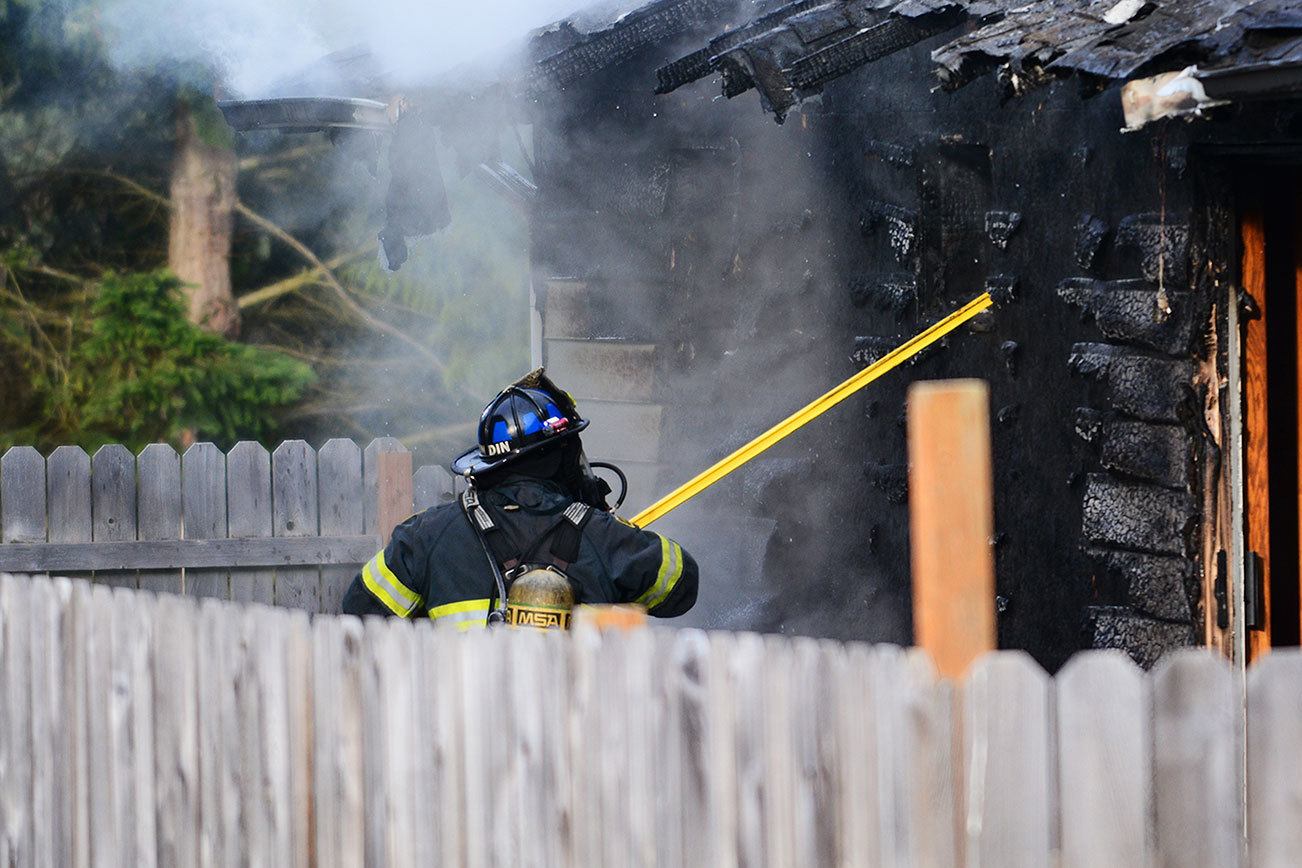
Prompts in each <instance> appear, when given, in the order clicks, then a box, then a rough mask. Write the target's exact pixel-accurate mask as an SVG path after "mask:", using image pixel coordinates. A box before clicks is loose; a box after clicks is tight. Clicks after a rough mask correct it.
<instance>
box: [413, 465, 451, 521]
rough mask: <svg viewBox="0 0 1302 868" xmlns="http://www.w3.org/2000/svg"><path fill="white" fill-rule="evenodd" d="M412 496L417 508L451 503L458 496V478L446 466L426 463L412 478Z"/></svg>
mask: <svg viewBox="0 0 1302 868" xmlns="http://www.w3.org/2000/svg"><path fill="white" fill-rule="evenodd" d="M411 482H412V498H413V504H414V506H415V508H416V510H417V511H418V512H419V511H421V510H426V509H429V508H430V507H432V506H442V505H443V504H445V503H451V502H452V501H453V500H455V499H456V497H457V488H456V479H455V477H453V475H452V472H451V471H450V470H448V469H447V468H446V467H439V466H438V465H436V464H426V465H424V466H422V467H420V468H419V469H418V470H417V471H416V472H415V473H414V474H412V478H411Z"/></svg>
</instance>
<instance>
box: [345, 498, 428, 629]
mask: <svg viewBox="0 0 1302 868" xmlns="http://www.w3.org/2000/svg"><path fill="white" fill-rule="evenodd" d="M419 518H420V516H419V515H414V516H412V517H411V518H409V519H407V520H406V521H404V522H403V523H402V524H400V525H398V526H397V527H395V528H394V529H393V535H392V536H391V537H390V538H389V544H388V545H387V546H385V547H384V548H383V549H381V550H380V551H378V552H376V553H375V557H373V558H371V559H370V560H369V561H367V562H366V564H365V566H363V567H362V571H361V572H360V573H358V574H357V576H356V577H355V578H354V579H353V583H352V584H351V585H349V586H348V592H347V593H345V594H344V600H343V611H344V614H346V615H388V616H396V617H399V618H411V617H419V616H420V615H422V614H423V613H424V609H425V607H424V605H423V603H424V599H423V592H424V590H425V588H424V580H423V578H422V577H423V576H424V575H425V570H424V568H423V566H424V565H423V563H422V561H423V556H422V553H421V548H422V547H421V546H420V545H419V536H418V534H417V533H416V523H417V521H418V519H419Z"/></svg>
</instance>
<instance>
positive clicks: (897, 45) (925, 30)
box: [788, 11, 964, 94]
mask: <svg viewBox="0 0 1302 868" xmlns="http://www.w3.org/2000/svg"><path fill="white" fill-rule="evenodd" d="M963 19H964V16H963V14H962V13H961V12H958V11H950V12H937V13H933V14H930V15H924V16H921V17H918V18H896V17H891V18H888V19H886V20H885V21H882V22H881V23H879V24H875V25H873V26H871V27H865V28H864V29H863V30H860V31H859V32H858V33H855V34H853V35H851V36H848V37H846V38H845V39H842V40H840V41H838V42H834V43H832V44H831V45H828V46H827V47H825V48H821V49H819V50H818V51H815V52H814V53H813V54H810V55H808V56H806V57H802V58H800V59H799V60H797V61H796V62H795V63H793V64H792V65H791V67H790V68H789V70H788V75H789V77H790V79H791V84H792V86H793V87H794V88H795V89H797V90H799V91H801V92H802V93H804V94H809V93H813V92H815V91H817V90H818V89H821V88H822V86H823V85H825V84H827V83H828V82H829V81H833V80H834V79H837V78H840V77H841V76H843V75H845V74H846V73H848V72H852V71H854V70H856V69H858V68H859V67H861V66H864V65H866V64H869V63H872V62H873V61H876V60H880V59H881V58H883V57H886V56H888V55H891V54H894V53H895V52H897V51H902V50H904V49H906V48H908V47H910V46H912V45H916V44H917V43H919V42H922V41H923V40H925V39H929V38H931V37H932V36H935V35H937V34H939V33H944V32H945V31H946V30H951V29H953V28H955V27H957V26H958V25H959V24H960V23H962V21H963Z"/></svg>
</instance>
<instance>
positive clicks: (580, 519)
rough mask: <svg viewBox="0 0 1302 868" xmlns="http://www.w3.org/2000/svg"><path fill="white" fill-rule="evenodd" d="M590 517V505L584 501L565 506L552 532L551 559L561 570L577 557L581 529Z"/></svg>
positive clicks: (581, 533)
mask: <svg viewBox="0 0 1302 868" xmlns="http://www.w3.org/2000/svg"><path fill="white" fill-rule="evenodd" d="M591 518H592V507H590V506H588V505H587V504H586V503H578V502H575V503H571V504H570V505H569V506H568V507H566V508H565V512H564V518H563V520H562V521H561V523H560V525H559V526H557V528H556V530H555V531H554V532H553V533H552V544H551V551H552V561H553V562H554V563H555V564H556V566H558V567H559V568H560V569H561V570H564V569H565V568H567V567H568V566H569V565H570V564H572V563H574V562H575V561H577V560H578V559H579V544H580V542H581V541H582V539H583V529H584V528H585V527H586V526H587V524H588V520H589V519H591Z"/></svg>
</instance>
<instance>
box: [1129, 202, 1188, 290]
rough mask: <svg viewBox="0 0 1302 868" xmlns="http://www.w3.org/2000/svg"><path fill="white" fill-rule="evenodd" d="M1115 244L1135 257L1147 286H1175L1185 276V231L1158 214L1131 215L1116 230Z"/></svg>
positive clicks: (1186, 244)
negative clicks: (1133, 252) (1134, 254)
mask: <svg viewBox="0 0 1302 868" xmlns="http://www.w3.org/2000/svg"><path fill="white" fill-rule="evenodd" d="M1116 244H1117V246H1118V247H1121V248H1133V249H1134V250H1135V251H1137V252H1138V253H1139V261H1140V268H1141V269H1142V270H1143V274H1144V277H1145V278H1147V279H1148V281H1149V282H1151V283H1154V284H1159V285H1163V286H1166V285H1171V286H1179V285H1180V284H1181V283H1183V282H1184V281H1185V280H1186V279H1187V276H1188V269H1187V268H1186V267H1185V266H1186V263H1187V262H1188V258H1189V256H1188V254H1189V227H1188V225H1186V224H1184V223H1172V222H1171V221H1170V219H1169V218H1167V217H1163V216H1162V215H1161V214H1131V215H1130V216H1129V217H1126V218H1124V219H1123V220H1122V221H1121V224H1120V225H1119V226H1118V227H1117V239H1116Z"/></svg>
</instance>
